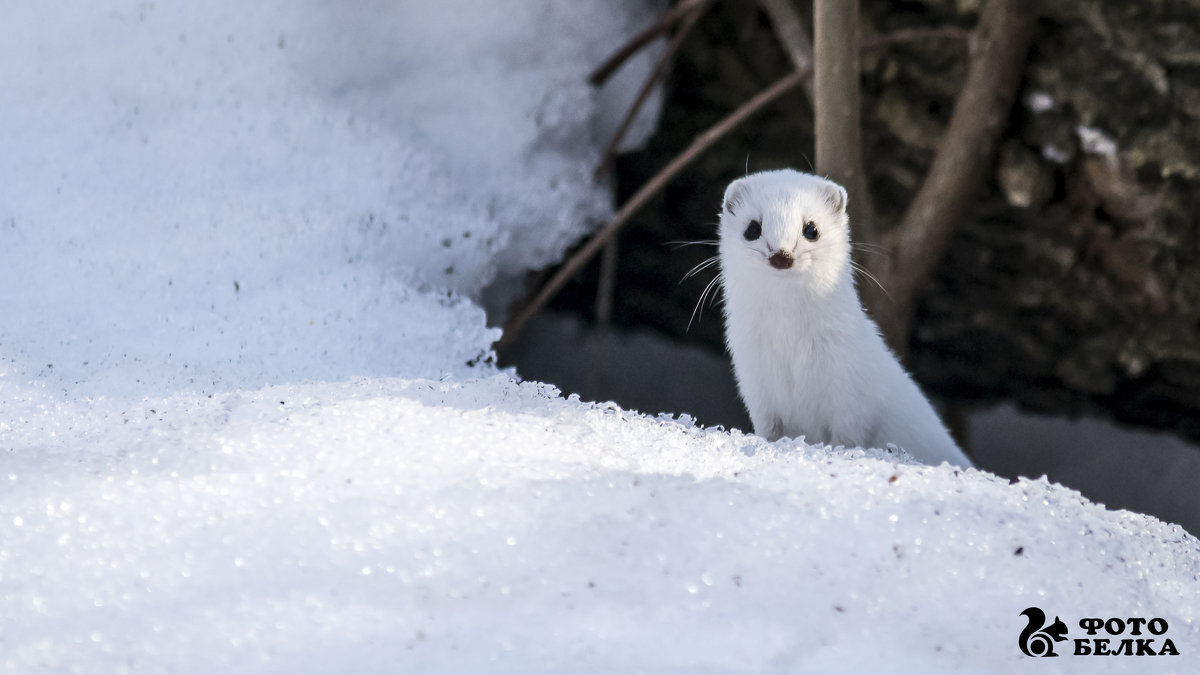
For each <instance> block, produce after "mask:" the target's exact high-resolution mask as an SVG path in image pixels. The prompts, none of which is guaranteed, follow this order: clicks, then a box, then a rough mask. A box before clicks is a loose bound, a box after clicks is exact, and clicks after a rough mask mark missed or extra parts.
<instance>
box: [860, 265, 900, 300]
mask: <svg viewBox="0 0 1200 675" xmlns="http://www.w3.org/2000/svg"><path fill="white" fill-rule="evenodd" d="M850 267H852V268H853V269H854V271H855V272H858V273H859V274H861V275H863V276H864V277H866V278H868V279H870V280H871V281H873V282H875V285H876V286H878V287H879V290H881V291H883V295H884V296H885V297H887V298H888V299H889V300H890V299H891V298H892V296H891V294H889V293H888V292H887V289H886V288H884V287H883V284H881V283H879V279H876V278H875V275H874V274H871V273H870V272H869V271H867V268H865V267H863V266H862V265H859V264H858V263H856V262H854V261H853V260H851V261H850Z"/></svg>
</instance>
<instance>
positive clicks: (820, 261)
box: [720, 169, 850, 292]
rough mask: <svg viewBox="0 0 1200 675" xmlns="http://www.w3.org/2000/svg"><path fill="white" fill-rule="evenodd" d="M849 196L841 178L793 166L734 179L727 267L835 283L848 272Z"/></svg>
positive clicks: (725, 211)
mask: <svg viewBox="0 0 1200 675" xmlns="http://www.w3.org/2000/svg"><path fill="white" fill-rule="evenodd" d="M846 200H847V197H846V191H845V190H844V189H842V186H840V185H838V184H837V183H834V182H832V181H829V180H826V179H824V178H821V177H819V176H814V175H812V174H808V173H801V172H799V171H793V170H791V169H782V170H778V171H763V172H761V173H755V174H751V175H749V176H746V177H745V178H739V179H737V180H735V181H733V182H732V183H730V185H729V187H728V188H727V189H726V190H725V200H724V202H723V204H722V208H721V232H720V235H721V260H722V268H723V270H722V271H723V273H724V274H725V275H726V276H729V275H730V274H731V273H735V274H739V275H740V274H750V275H754V276H759V275H762V276H763V277H765V278H772V277H773V278H774V279H775V280H776V281H780V280H784V279H787V280H792V281H794V282H795V283H798V284H803V285H805V286H808V287H809V288H811V289H813V290H814V291H818V292H820V291H828V290H830V289H833V288H834V287H836V286H837V285H838V283H840V282H841V281H842V280H843V279H845V278H848V277H849V265H850V221H849V218H848V217H847V216H846ZM767 283H769V281H768V282H767Z"/></svg>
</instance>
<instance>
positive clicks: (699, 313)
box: [684, 273, 723, 333]
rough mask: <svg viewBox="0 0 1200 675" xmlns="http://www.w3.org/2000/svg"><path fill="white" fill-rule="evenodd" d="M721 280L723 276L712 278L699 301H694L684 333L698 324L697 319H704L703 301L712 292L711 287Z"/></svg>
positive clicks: (718, 274) (718, 275)
mask: <svg viewBox="0 0 1200 675" xmlns="http://www.w3.org/2000/svg"><path fill="white" fill-rule="evenodd" d="M722 278H723V275H722V274H720V273H717V275H716V276H715V277H713V278H712V281H709V282H708V285H707V286H705V287H704V290H703V291H702V292H701V293H700V299H699V300H697V301H696V306H695V307H694V308H692V316H691V317H690V318H689V319H688V325H687V328H686V329H685V330H684V332H685V333H686V332H688V331H691V330H692V323H693V322H699V319H701V318H703V317H704V299H705V298H706V297H708V294H709V293H710V292H711V291H712V289H713V286H714V285H716V284H717V283H718V282H720V281H721V280H722Z"/></svg>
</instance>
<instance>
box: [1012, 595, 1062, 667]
mask: <svg viewBox="0 0 1200 675" xmlns="http://www.w3.org/2000/svg"><path fill="white" fill-rule="evenodd" d="M1021 616H1024V617H1027V618H1028V619H1029V624H1028V625H1026V626H1025V630H1023V631H1021V636H1020V637H1019V638H1017V645H1018V646H1019V647H1020V648H1021V651H1022V652H1024V653H1025V655H1026V656H1058V654H1055V653H1054V643H1055V642H1062V641H1064V640H1066V639H1067V625H1066V624H1065V623H1063V622H1062V621H1061V620H1060V619H1059V618H1058V617H1057V616H1056V617H1054V623H1052V624H1050V625H1049V626H1046V613H1045V612H1043V611H1042V610H1040V609H1038V608H1037V607H1029V608H1027V609H1026V610H1025V611H1024V612H1021Z"/></svg>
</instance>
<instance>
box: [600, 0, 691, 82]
mask: <svg viewBox="0 0 1200 675" xmlns="http://www.w3.org/2000/svg"><path fill="white" fill-rule="evenodd" d="M707 1H708V0H680V2H679V3H678V4H677V5H675V6H674V7H672V8H671V9H669V10H667V12H666V13H665V14H663V15H662V16H661V17H659V19H658V21H656V22H654V24H653V25H651V26H649V27H648V28H646V29H644V30H642V31H641V32H640V33H638V34H637V35H635V36H633V37H632V38H631V39H630V40H629V42H626V43H625V44H623V45H621V47H620V48H619V49H617V51H615V52H613V54H612V56H610V57H608V58H607V59H605V60H604V63H601V64H600V65H599V66H597V67H596V69H595V70H593V71H592V73H591V74H590V75H588V83H589V84H591V85H592V86H594V87H598V86H600V85H602V84H604V83H605V82H606V81H607V80H608V78H610V77H612V74H613V73H615V72H617V70H619V69H620V68H621V65H622V64H624V63H625V62H626V61H627V60H629V57H631V56H633V55H634V54H636V53H637V52H638V50H640V49H641V48H642V47H645V46H646V45H648V44H650V42H651V41H652V40H653V39H654V38H656V37H658V36H659V35H662V34H663V33H665V32H667V31H669V30H671V28H673V27H674V26H675V24H677V23H679V22H680V21H682V20H683V19H684V17H686V16H688V14H689V13H690V12H691V11H692V10H694V9H695V8H696V7H697V6H699V5H700V4H702V3H704V2H707Z"/></svg>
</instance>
